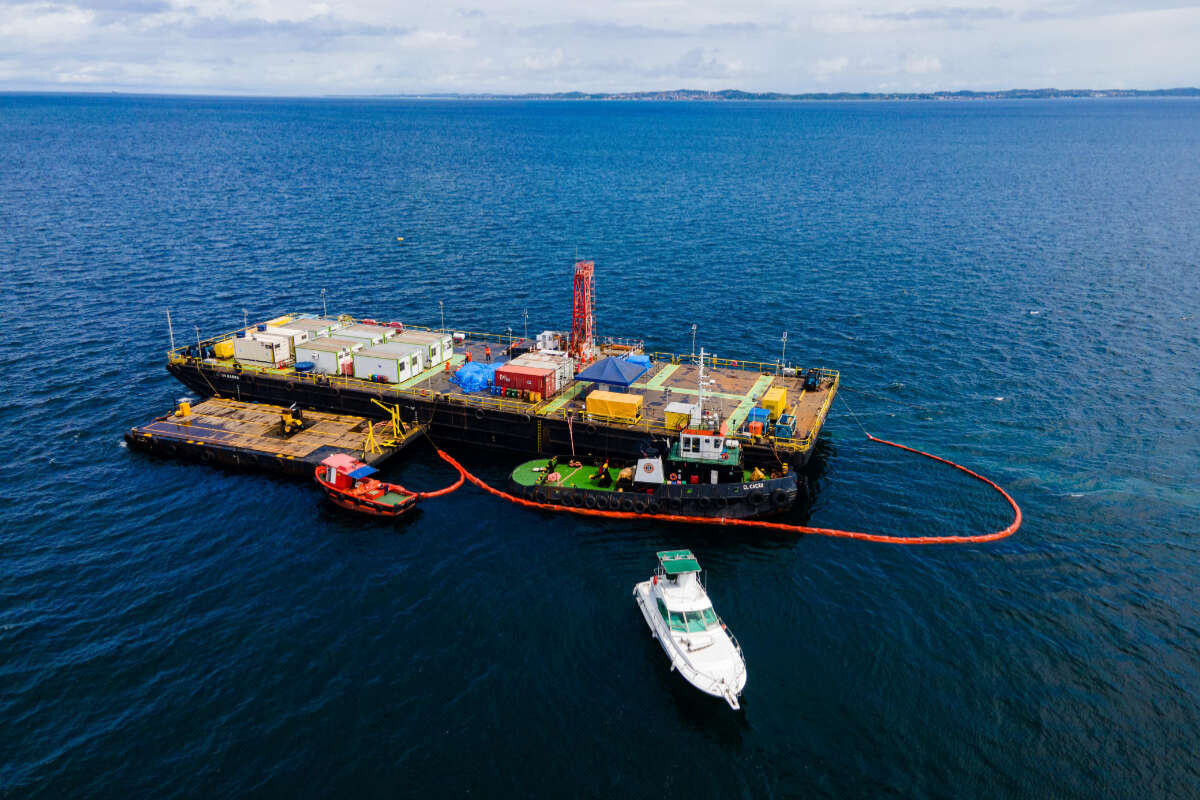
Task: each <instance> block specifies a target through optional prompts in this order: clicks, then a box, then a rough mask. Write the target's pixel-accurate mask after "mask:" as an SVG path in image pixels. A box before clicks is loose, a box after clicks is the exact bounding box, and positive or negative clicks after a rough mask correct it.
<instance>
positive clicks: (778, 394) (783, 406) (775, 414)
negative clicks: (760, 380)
mask: <svg viewBox="0 0 1200 800" xmlns="http://www.w3.org/2000/svg"><path fill="white" fill-rule="evenodd" d="M762 407H763V408H765V409H766V410H767V411H770V412H771V419H773V420H777V419H779V416H780V415H781V414H783V412H785V411H787V388H786V387H784V386H772V387H771V388H770V389H767V392H766V394H764V395H763V396H762Z"/></svg>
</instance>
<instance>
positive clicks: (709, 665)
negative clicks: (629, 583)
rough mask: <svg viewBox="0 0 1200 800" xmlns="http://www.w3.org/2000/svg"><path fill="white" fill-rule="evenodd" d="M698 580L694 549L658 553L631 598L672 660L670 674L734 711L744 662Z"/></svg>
mask: <svg viewBox="0 0 1200 800" xmlns="http://www.w3.org/2000/svg"><path fill="white" fill-rule="evenodd" d="M699 576H700V562H698V561H697V560H696V557H695V556H694V555H692V551H691V550H664V551H662V552H660V553H658V569H656V570H655V571H654V575H653V577H651V578H650V580H648V581H642V582H641V583H639V584H637V585H635V586H634V587H633V596H634V599H636V600H637V604H638V608H640V609H641V610H642V616H643V617H645V618H646V624H647V625H649V626H650V633H651V634H652V635H653V636H654V638H655V639H658V641H659V644H661V645H662V648H663V650H664V651H665V652H666V654H667V658H669V659H671V669H672V670H679V674H680V675H682V676H683V677H684V678H686V679H687V682H688V683H690V684H692V685H693V686H695V687H696V688H697V689H699V690H700V691H702V692H704V693H705V694H710V695H712V696H713V697H720V698H722V699H723V700H725V702H727V703H729V707H730V708H732V709H734V710H735V711H736V710H737V709H739V708H741V704H740V703H739V702H738V696H739V695H740V694H741V693H742V689H744V688H745V687H746V659H745V657H744V656H743V655H742V648H741V646H740V645H739V644H738V642H737V639H735V638H734V636H733V634H732V633H731V632H730V631H729V629H728V628H727V627H726V625H725V623H724V622H722V621H721V618H720V617H718V616H717V612H715V611H713V607H712V601H710V600H709V599H708V594H707V592H705V591H704V585H703V584H702V583H701V582H700V577H699Z"/></svg>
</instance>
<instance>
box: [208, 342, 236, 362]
mask: <svg viewBox="0 0 1200 800" xmlns="http://www.w3.org/2000/svg"><path fill="white" fill-rule="evenodd" d="M213 355H215V356H216V357H217V358H233V339H225V340H224V341H220V342H217V343H216V344H215V345H213Z"/></svg>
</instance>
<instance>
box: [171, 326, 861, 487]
mask: <svg viewBox="0 0 1200 800" xmlns="http://www.w3.org/2000/svg"><path fill="white" fill-rule="evenodd" d="M405 328H406V330H419V331H433V330H435V329H432V328H427V327H424V326H419V325H406V326H405ZM451 330H452V329H451ZM447 332H448V331H447ZM236 333H237V332H236V331H235V332H233V333H228V334H224V335H223V336H221V337H215V338H213V339H209V340H207V341H204V342H199V343H198V345H197V346H196V347H192V346H189V347H186V348H180V349H177V350H172V351H170V353H169V356H168V364H167V369H168V370H169V371H170V372H171V374H173V375H174V376H175V377H176V378H177V379H179V380H180V381H181V382H182V383H183V384H184V385H185V386H187V387H188V388H189V389H190V390H192V391H193V392H195V393H197V394H198V395H200V396H201V397H220V398H231V399H235V400H240V401H255V402H262V403H276V404H283V405H289V404H292V403H298V404H299V405H301V406H303V407H305V408H309V409H316V410H320V411H327V412H332V413H338V414H353V415H359V416H363V417H368V418H375V419H380V418H384V419H386V418H387V416H388V415H387V413H386V412H385V411H383V410H382V406H381V405H380V404H381V403H382V404H386V405H389V406H396V407H399V408H400V409H401V413H402V414H403V415H404V417H405V418H406V419H408V420H411V421H415V422H418V423H419V424H422V425H427V426H428V427H429V431H430V434H431V435H432V436H433V437H434V438H435V439H436V440H437V441H439V442H442V443H454V444H460V445H467V446H473V447H482V448H486V449H493V450H497V449H498V450H508V451H512V452H516V453H522V454H526V455H529V454H534V455H539V454H545V455H555V454H557V455H563V454H568V453H570V454H576V455H578V456H580V457H588V456H596V457H617V458H636V457H637V456H638V455H639V454H640V453H641V451H642V450H643V449H644V448H645V446H646V445H647V443H648V442H651V441H652V442H656V443H662V442H664V441H667V440H670V439H672V438H673V437H674V436H675V435H676V433H677V430H676V429H673V428H671V427H668V425H667V418H666V406H667V405H668V404H670V403H673V402H685V403H686V402H692V401H694V400H695V397H696V395H697V394H698V388H697V381H698V371H699V367H698V366H697V364H696V363H694V362H693V358H692V357H691V356H688V355H676V354H673V353H664V352H651V353H647V355H649V356H650V359H651V365H650V369H649V370H648V371H647V372H646V373H644V374H643V375H642V376H641V377H640V378H638V379H637V381H636V382H635V383H634V384H633V385H632V386H631V387H629V391H630V392H634V393H637V394H640V395H642V396H643V406H642V411H641V415H640V416H639V417H637V418H635V419H632V420H629V419H625V420H620V419H611V418H600V417H596V416H592V415H589V414H588V413H587V410H586V404H585V397H586V395H587V394H588V393H589V392H590V391H591V390H592V389H594V388H597V387H596V384H593V383H589V382H586V381H578V380H577V381H573V382H572V383H570V384H569V385H568V386H567V387H566V388H565V389H564V390H563V391H560V392H559V393H558V394H556V395H554V396H552V397H549V398H546V399H542V400H540V401H538V402H527V401H524V400H520V399H514V398H508V397H500V396H494V395H491V394H485V393H479V392H475V393H468V392H465V391H463V390H462V389H461V388H460V387H459V386H457V385H456V384H454V383H452V382H451V381H450V378H451V376H452V375H453V370H455V369H457V368H458V367H460V366H461V365H462V364H464V363H465V362H466V361H467V360H468V354H469V356H470V359H471V360H473V361H478V362H485V361H486V360H487V356H486V350H487V349H488V348H490V349H491V350H492V351H493V355H495V356H499V355H500V354H501V353H502V352H503V351H504V349H505V348H506V347H508V346H510V345H511V343H512V342H513V341H514V340H515V338H517V337H512V336H502V335H498V334H489V333H466V332H460V333H462V335H463V336H464V337H465V338H464V339H463V341H461V342H456V344H455V347H454V351H453V355H452V357H451V359H450V362H449V369H447V368H446V365H439V366H437V367H435V368H432V369H427V370H425V371H424V372H422V373H420V374H417V375H415V376H413V377H410V378H408V379H407V380H404V381H402V382H400V383H395V384H391V383H379V382H373V381H369V380H362V379H357V378H352V377H346V376H340V375H324V374H314V373H311V372H301V371H297V370H295V369H294V368H292V367H280V368H272V367H264V366H255V365H250V364H245V363H239V362H237V361H236V360H234V359H232V358H214V357H208V358H202V357H201V354H204V353H206V352H208V348H209V347H210V346H211V345H212V344H214V343H216V342H218V341H220V340H222V339H228V338H229V337H231V336H234V335H236ZM496 360H497V361H499V360H502V359H501V358H499V357H497V358H496ZM704 371H705V377H706V379H707V380H706V384H707V386H706V387H705V389H704V399H705V404H706V405H705V407H706V408H712V409H714V410H716V411H717V412H718V413H719V415H720V418H721V419H722V420H723V423H722V429H723V430H724V432H725V433H726V435H727V436H729V437H731V438H737V439H738V440H739V441H740V442H741V444H742V448H743V452H744V456H745V461H746V464H747V465H748V466H750V467H754V466H762V467H771V466H776V465H779V464H788V465H789V466H791V467H792V468H793V469H797V468H800V467H802V466H804V464H806V463H807V462H808V460H809V458H810V457H811V455H812V452H813V450H814V449H815V444H816V440H817V436H818V434H819V433H820V430H821V427H822V425H823V424H824V422H825V418H826V415H827V413H828V411H829V408H830V405H831V404H832V402H833V399H834V397H835V395H836V393H837V389H838V382H839V376H838V373H837V372H836V371H833V370H827V369H815V370H804V369H785V368H783V367H782V366H781V365H779V364H775V363H769V362H757V361H740V360H731V359H725V358H712V359H707V360H706V361H705V365H704ZM805 373H811V374H812V375H814V376H816V378H817V380H816V385H815V386H814V385H812V384H811V383H810V384H809V386H808V388H805ZM773 387H780V388H783V389H785V390H786V392H787V397H788V399H789V406H790V408H789V413H790V414H792V415H793V416H794V417H795V433H794V435H793V436H790V437H777V436H767V435H752V434H749V433H747V432H746V431H745V429H744V427H743V422H744V421H745V419H746V417H747V415H748V414H749V412H750V410H751V409H752V408H753V407H754V406H755V404H756V403H757V402H758V401H759V400H760V399H761V398H762V396H763V394H764V393H765V392H766V391H767V390H768V389H769V388H773Z"/></svg>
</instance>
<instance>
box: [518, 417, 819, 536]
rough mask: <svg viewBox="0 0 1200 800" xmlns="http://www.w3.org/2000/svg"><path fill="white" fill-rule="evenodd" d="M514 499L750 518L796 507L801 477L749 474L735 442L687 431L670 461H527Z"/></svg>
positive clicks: (710, 433) (672, 449)
mask: <svg viewBox="0 0 1200 800" xmlns="http://www.w3.org/2000/svg"><path fill="white" fill-rule="evenodd" d="M508 488H509V491H510V492H511V493H512V494H515V495H517V496H518V497H524V498H526V499H529V500H535V501H537V502H541V503H550V504H554V505H565V506H574V507H576V508H595V509H607V510H612V511H633V512H636V513H639V514H664V515H675V516H693V517H725V518H727V519H746V518H750V517H760V516H765V515H767V514H775V513H778V512H781V511H786V510H788V509H789V508H791V507H792V504H793V503H795V501H796V494H797V491H798V488H797V483H796V474H795V473H793V472H789V471H788V468H787V466H786V465H784V466H783V467H782V468H781V470H780V471H779V472H778V473H775V474H772V475H767V474H765V473H763V472H762V470H758V469H756V470H747V469H745V467H744V465H743V463H742V448H741V446H740V445H739V443H738V440H736V439H726V438H725V437H723V436H721V435H720V433H718V432H716V431H712V430H693V429H687V430H683V431H681V432H680V434H679V439H678V441H676V442H674V443H673V444H672V445H671V447H670V450H669V452H668V453H667V455H666V457H665V458H664V457H661V456H659V455H657V454H652V455H649V456H648V457H645V458H640V459H638V461H637V463H636V464H634V465H631V466H625V467H620V466H616V465H614V464H612V463H611V462H610V461H608V460H607V459H606V460H604V461H603V462H601V463H598V464H595V463H594V464H592V465H590V466H589V465H585V464H584V463H583V462H582V461H580V460H577V459H574V458H570V457H554V458H549V459H546V458H539V459H534V460H533V461H526V462H525V463H524V464H521V465H520V466H518V467H517V468H516V469H515V470H513V472H512V475H510V476H509V479H508Z"/></svg>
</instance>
